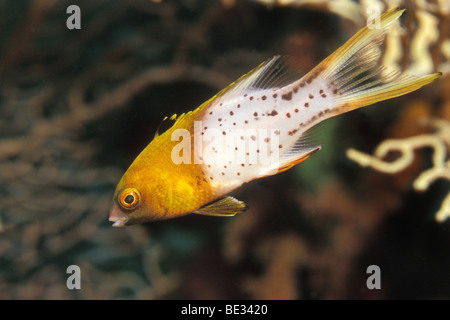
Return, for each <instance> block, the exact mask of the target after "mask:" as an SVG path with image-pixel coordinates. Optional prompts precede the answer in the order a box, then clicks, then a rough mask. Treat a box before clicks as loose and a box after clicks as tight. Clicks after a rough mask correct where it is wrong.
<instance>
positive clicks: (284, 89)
mask: <svg viewBox="0 0 450 320" xmlns="http://www.w3.org/2000/svg"><path fill="white" fill-rule="evenodd" d="M404 11H405V10H404V9H400V8H394V9H392V10H390V11H388V12H386V13H384V14H383V15H381V17H380V20H379V26H378V27H377V28H373V27H370V26H366V27H364V28H362V29H361V30H360V31H359V32H357V33H356V34H355V35H354V36H352V37H351V38H350V39H349V40H348V41H347V42H346V43H344V44H343V45H342V46H341V47H339V48H338V49H337V50H336V51H335V52H334V53H332V54H331V55H330V56H328V57H327V58H325V59H324V60H323V61H322V62H321V63H319V64H318V65H317V66H316V67H315V68H313V69H312V70H311V71H309V72H308V73H306V74H305V73H303V72H302V71H301V61H298V60H299V59H296V58H295V57H285V56H275V57H273V58H270V59H268V60H267V61H265V62H263V63H261V64H260V65H259V66H257V67H256V68H254V69H253V70H251V71H250V72H249V73H247V74H245V75H244V76H242V77H240V78H239V79H238V80H236V81H235V82H233V83H231V84H230V85H229V86H227V87H226V88H225V89H223V90H221V91H220V92H218V93H217V94H216V95H215V96H213V97H212V98H211V99H209V100H207V101H206V102H204V103H203V104H201V105H200V106H199V107H198V108H197V109H195V110H192V111H189V112H187V113H183V114H181V115H179V116H177V115H174V116H172V117H170V119H169V120H172V121H173V122H174V123H173V125H172V126H171V127H170V128H169V129H167V130H166V131H165V132H164V133H162V134H159V133H157V134H155V137H154V138H153V140H152V141H151V142H150V143H149V144H148V146H147V147H146V148H145V149H144V150H143V151H142V152H141V153H140V154H139V155H138V156H137V157H136V159H135V160H134V161H133V163H132V164H131V165H130V167H129V168H128V169H127V171H126V172H125V173H124V175H123V176H122V178H121V179H120V181H119V183H118V185H117V187H116V190H115V192H114V196H113V200H112V205H111V209H110V212H109V220H110V221H111V222H113V226H114V227H123V226H129V225H133V224H139V223H146V222H151V221H157V220H165V219H171V218H176V217H181V216H185V215H188V214H199V215H206V216H218V217H230V216H234V215H236V214H238V213H242V212H245V211H246V210H247V209H248V206H247V205H246V204H245V202H243V201H240V200H238V199H236V198H234V197H232V196H229V195H228V194H229V193H230V192H232V191H233V190H235V189H237V188H239V187H241V186H242V185H243V184H245V183H248V182H250V181H252V180H255V179H260V178H263V177H267V176H271V175H274V174H278V173H281V172H284V171H286V170H288V169H290V168H292V167H293V166H295V165H297V164H299V163H301V162H303V161H305V160H306V159H308V158H309V157H310V156H311V155H313V154H314V153H315V152H317V151H319V150H320V149H321V145H320V143H318V142H317V141H316V139H315V138H314V131H315V130H317V129H316V128H317V127H318V124H319V123H321V122H322V121H324V120H326V119H328V118H331V117H334V116H337V115H340V114H342V113H346V112H349V111H352V110H355V109H358V108H361V107H364V106H368V105H371V104H374V103H376V102H379V101H383V100H386V99H391V98H395V97H398V96H401V95H404V94H407V93H409V92H412V91H414V90H417V89H419V88H421V87H422V86H424V85H426V84H429V83H431V82H432V81H434V80H436V79H437V78H439V77H440V76H441V75H442V73H440V72H437V73H433V74H428V75H421V76H414V75H408V74H405V73H400V72H395V71H390V70H388V69H387V68H386V67H384V66H383V65H382V64H381V63H380V61H379V60H380V57H381V49H380V47H381V45H382V43H383V41H384V38H385V35H386V32H387V30H388V29H389V28H390V26H392V24H393V23H394V21H396V20H397V19H398V18H399V17H400V16H401V15H402V13H403V12H404Z"/></svg>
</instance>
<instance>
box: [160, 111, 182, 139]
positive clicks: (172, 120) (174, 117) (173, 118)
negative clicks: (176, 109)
mask: <svg viewBox="0 0 450 320" xmlns="http://www.w3.org/2000/svg"><path fill="white" fill-rule="evenodd" d="M180 117H181V116H180ZM180 117H178V118H180ZM167 119H169V120H170V121H171V123H170V125H169V126H168V127H166V128H163V129H164V130H163V131H162V132H164V131H166V130H167V129H168V128H170V127H171V126H172V125H173V124H174V123H176V121H175V120H177V114H176V113H175V114H173V115H172V116H170V118H169V117H164V119H162V121H161V123H160V124H159V126H158V129H156V132H155V137H154V138H157V137H159V136H160V132H161V126H162V125H163V124H164V123H165V122H166V120H167Z"/></svg>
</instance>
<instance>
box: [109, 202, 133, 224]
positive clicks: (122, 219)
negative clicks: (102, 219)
mask: <svg viewBox="0 0 450 320" xmlns="http://www.w3.org/2000/svg"><path fill="white" fill-rule="evenodd" d="M129 220H130V217H129V216H127V215H125V214H123V213H122V212H121V210H120V208H119V207H118V206H117V204H114V205H113V206H112V208H111V211H110V212H109V221H111V222H114V223H113V225H112V226H113V227H125V226H126V225H127V224H128V222H129Z"/></svg>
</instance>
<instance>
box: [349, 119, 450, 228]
mask: <svg viewBox="0 0 450 320" xmlns="http://www.w3.org/2000/svg"><path fill="white" fill-rule="evenodd" d="M430 124H431V125H432V126H433V127H434V128H435V129H436V131H435V132H434V133H432V134H423V135H418V136H414V137H410V138H407V139H389V140H385V141H384V142H382V143H381V144H380V145H379V146H378V147H377V148H376V150H375V153H374V156H372V155H368V154H365V153H362V152H360V151H357V150H354V149H348V150H347V157H348V158H349V159H351V160H353V161H355V162H356V163H358V164H359V165H360V166H363V167H371V168H373V169H375V170H378V171H380V172H384V173H390V174H394V173H397V172H399V171H401V170H403V169H405V168H406V167H407V166H409V165H410V164H411V163H412V161H413V160H414V150H415V149H419V148H424V147H431V148H432V149H433V157H432V161H433V166H432V167H431V168H430V169H427V170H425V171H423V172H422V173H421V174H420V175H419V176H418V177H417V178H416V179H415V180H414V183H413V186H414V189H415V190H417V191H424V190H427V189H428V187H429V185H430V184H431V183H432V182H434V181H435V180H437V179H439V178H444V179H447V180H449V181H450V160H448V159H447V160H446V158H447V155H448V154H449V150H450V122H447V121H445V120H432V121H430ZM392 151H397V152H399V153H400V157H399V158H398V159H396V160H395V161H392V162H386V161H384V160H383V158H384V157H385V156H386V155H387V154H388V153H389V152H392ZM435 218H436V220H437V221H439V222H442V221H444V220H445V219H447V218H450V192H449V193H448V194H447V196H446V197H445V199H444V201H443V202H442V205H441V208H440V209H439V211H438V212H437V213H436V215H435Z"/></svg>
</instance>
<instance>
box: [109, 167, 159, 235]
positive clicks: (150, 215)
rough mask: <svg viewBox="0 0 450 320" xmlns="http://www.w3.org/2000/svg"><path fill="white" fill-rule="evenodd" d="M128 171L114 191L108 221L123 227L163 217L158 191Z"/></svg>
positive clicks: (115, 225)
mask: <svg viewBox="0 0 450 320" xmlns="http://www.w3.org/2000/svg"><path fill="white" fill-rule="evenodd" d="M130 169H133V168H132V167H131V168H130ZM129 171H130V170H128V172H126V173H125V174H124V176H123V177H122V179H121V180H120V182H119V184H118V185H117V188H116V191H115V192H114V197H113V201H112V204H111V209H110V211H109V221H111V222H114V224H113V226H114V227H123V226H129V225H132V224H137V223H144V222H149V221H156V220H161V219H164V218H165V214H166V210H164V209H163V208H162V207H161V205H160V201H159V200H160V199H159V192H157V191H156V190H151V189H152V186H153V184H152V183H142V182H143V181H140V180H139V177H140V175H135V174H133V172H129ZM131 171H132V170H131Z"/></svg>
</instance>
